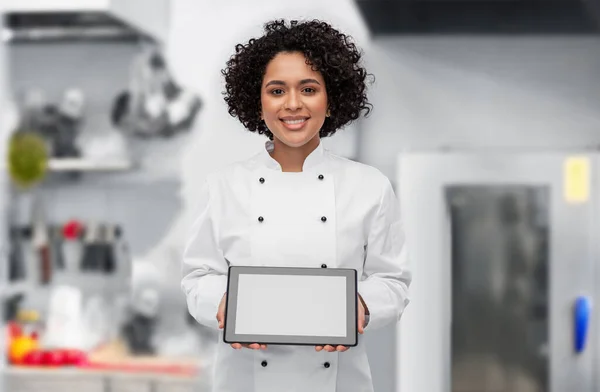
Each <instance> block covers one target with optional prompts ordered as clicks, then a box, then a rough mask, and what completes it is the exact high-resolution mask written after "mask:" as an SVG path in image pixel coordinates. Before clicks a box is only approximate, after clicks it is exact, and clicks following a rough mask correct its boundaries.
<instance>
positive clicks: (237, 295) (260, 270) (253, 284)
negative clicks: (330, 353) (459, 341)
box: [223, 266, 358, 346]
mask: <svg viewBox="0 0 600 392" xmlns="http://www.w3.org/2000/svg"><path fill="white" fill-rule="evenodd" d="M357 306H358V298H357V273H356V270H353V269H337V268H291V267H243V266H232V267H230V268H229V276H228V281H227V301H226V308H225V326H224V334H223V340H224V341H225V342H226V343H260V344H281V345H315V346H317V345H326V344H330V345H336V346H337V345H343V346H356V344H357V343H358V331H357V323H358V314H357Z"/></svg>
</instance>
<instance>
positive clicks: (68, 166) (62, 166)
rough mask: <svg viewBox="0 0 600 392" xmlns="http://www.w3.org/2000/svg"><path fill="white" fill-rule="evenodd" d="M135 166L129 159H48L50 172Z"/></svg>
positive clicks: (130, 168) (116, 170) (109, 169)
mask: <svg viewBox="0 0 600 392" xmlns="http://www.w3.org/2000/svg"><path fill="white" fill-rule="evenodd" d="M134 168H135V164H134V163H133V162H131V161H129V160H115V161H96V160H92V159H85V158H83V159H81V158H59V159H50V160H49V161H48V170H49V171H50V172H74V171H76V172H119V171H130V170H133V169H134Z"/></svg>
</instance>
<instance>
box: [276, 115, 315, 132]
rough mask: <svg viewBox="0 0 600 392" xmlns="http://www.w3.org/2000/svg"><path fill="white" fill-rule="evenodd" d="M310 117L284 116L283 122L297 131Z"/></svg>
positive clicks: (288, 127)
mask: <svg viewBox="0 0 600 392" xmlns="http://www.w3.org/2000/svg"><path fill="white" fill-rule="evenodd" d="M308 119H309V117H301V118H282V119H281V122H282V123H283V125H284V126H285V127H286V128H287V129H290V130H292V131H297V130H299V129H302V128H303V127H304V126H305V125H306V123H307V122H308Z"/></svg>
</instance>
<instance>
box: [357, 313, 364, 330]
mask: <svg viewBox="0 0 600 392" xmlns="http://www.w3.org/2000/svg"><path fill="white" fill-rule="evenodd" d="M358 333H359V334H361V335H362V334H364V333H365V314H364V313H363V312H359V315H358Z"/></svg>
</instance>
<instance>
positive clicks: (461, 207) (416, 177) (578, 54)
mask: <svg viewBox="0 0 600 392" xmlns="http://www.w3.org/2000/svg"><path fill="white" fill-rule="evenodd" d="M0 14H1V15H2V18H0V32H1V35H0V37H1V40H0V136H1V137H0V144H1V146H2V151H3V154H4V157H3V161H2V162H3V164H2V170H1V171H0V192H1V194H0V201H1V202H2V203H1V209H0V221H1V222H3V224H2V225H0V236H2V240H1V242H0V243H1V244H2V247H1V249H0V250H1V260H0V265H2V270H1V273H0V278H1V279H2V281H1V285H0V300H1V302H2V305H3V313H2V315H3V322H4V325H5V333H4V334H3V335H1V338H0V345H1V347H0V348H1V349H2V350H3V351H4V352H5V353H6V355H3V356H2V357H1V358H2V362H1V370H2V372H1V374H2V377H1V379H0V382H1V383H0V391H2V392H25V391H41V390H43V391H48V392H50V391H55V390H56V391H58V390H64V389H66V388H84V389H82V390H86V391H107V390H110V391H112V392H117V391H118V392H126V391H136V392H145V391H148V392H150V391H152V392H163V391H164V392H167V391H173V392H174V391H177V392H179V391H186V392H187V391H208V390H210V385H211V365H212V354H213V349H214V344H215V342H216V339H217V335H216V333H214V332H212V331H209V330H206V329H204V328H203V327H201V326H199V325H198V324H197V323H196V322H195V321H194V320H192V319H191V318H190V317H189V316H188V314H187V309H186V305H185V300H184V298H183V294H182V293H181V290H180V288H179V282H180V257H181V252H182V248H183V245H184V242H185V240H186V234H187V230H188V228H189V225H190V223H191V220H192V219H193V215H194V211H195V207H196V206H195V200H196V199H197V195H198V193H199V191H200V186H201V184H202V182H203V179H204V177H205V176H206V174H207V173H208V172H210V171H212V170H214V169H216V168H218V167H221V166H223V165H225V164H228V163H231V162H234V161H237V160H240V159H244V158H246V157H250V156H251V155H253V154H254V153H255V152H256V151H257V150H258V149H260V148H262V145H263V143H264V139H263V138H261V137H259V136H257V135H252V134H250V133H249V132H245V131H244V130H243V128H242V126H241V125H240V124H239V123H238V122H237V120H235V119H232V118H231V117H229V115H228V113H227V110H226V107H225V103H224V102H223V99H222V96H221V91H222V79H221V75H220V70H221V69H222V68H223V67H224V65H225V62H226V60H227V59H228V58H229V56H230V55H231V54H232V53H233V50H234V46H235V44H237V43H239V42H243V41H246V40H247V39H248V38H249V37H251V36H258V35H260V34H261V31H262V24H263V23H265V22H266V21H267V20H270V19H272V18H286V19H292V18H300V19H308V18H319V19H325V20H328V21H330V22H331V23H332V24H334V25H335V26H337V27H339V28H340V29H342V30H344V31H345V32H347V33H348V34H350V35H352V36H353V38H354V40H355V42H356V43H357V44H358V45H359V46H360V47H362V48H363V49H364V53H365V65H366V66H367V67H368V70H369V72H371V73H373V74H374V75H375V78H376V80H375V83H374V84H373V85H372V86H371V88H370V99H371V101H372V103H373V104H374V111H373V112H372V114H371V116H370V117H369V118H367V119H362V120H360V121H359V122H357V123H355V124H352V125H351V126H349V127H348V128H347V129H345V130H344V131H343V132H339V133H337V134H336V135H335V136H334V137H332V138H331V139H328V140H325V141H324V144H325V145H326V147H327V148H329V149H331V150H332V151H333V152H335V153H337V154H339V155H342V156H345V157H347V158H349V159H353V160H356V161H360V162H364V163H366V164H369V165H372V166H375V167H377V168H378V169H380V170H381V171H382V172H383V173H384V174H385V175H386V176H388V177H389V178H390V180H391V181H392V183H393V185H394V187H395V189H396V193H397V195H398V196H399V197H400V200H401V203H402V208H403V211H404V217H405V230H406V237H407V241H408V246H409V251H410V254H411V260H412V268H413V272H414V283H413V286H412V289H411V291H412V294H411V296H412V303H411V305H410V306H409V308H408V309H407V311H406V312H405V315H404V316H403V319H402V321H401V322H400V323H399V324H398V325H392V326H390V327H388V328H385V329H383V330H380V331H376V332H373V333H371V334H368V335H367V336H366V337H365V338H366V339H367V340H368V350H369V361H370V364H371V369H372V373H373V377H374V384H375V390H376V391H377V392H398V391H401V392H449V391H451V392H566V391H569V392H571V391H573V392H591V391H600V372H598V371H597V370H598V366H600V361H599V360H600V340H599V339H598V337H599V334H598V331H599V330H600V328H599V326H598V320H597V317H596V316H595V314H594V312H593V304H594V300H595V299H596V298H600V269H598V268H597V267H596V262H597V261H598V260H600V234H598V233H600V224H599V222H600V198H599V194H600V177H599V174H598V173H600V170H599V169H600V153H599V151H600V150H599V146H600V39H599V35H598V33H599V32H600V2H598V0H356V1H355V0H328V1H322V0H304V1H303V2H283V1H280V0H251V1H248V0H245V1H242V0H225V1H220V2H214V1H208V0H78V1H76V2H75V1H66V0H2V1H0Z"/></svg>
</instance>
